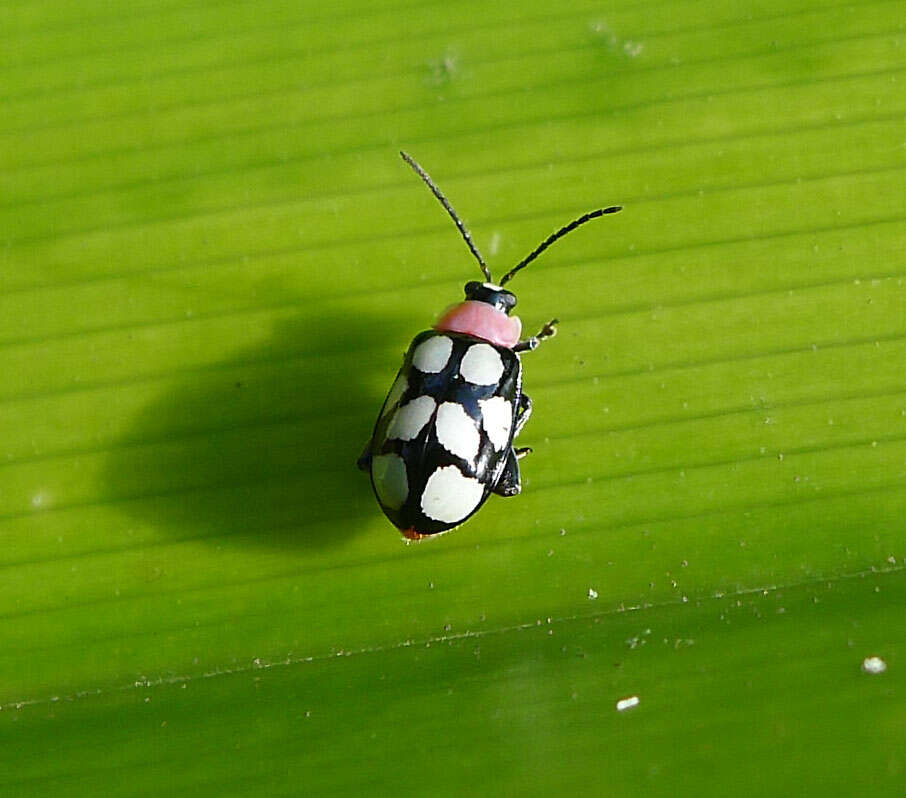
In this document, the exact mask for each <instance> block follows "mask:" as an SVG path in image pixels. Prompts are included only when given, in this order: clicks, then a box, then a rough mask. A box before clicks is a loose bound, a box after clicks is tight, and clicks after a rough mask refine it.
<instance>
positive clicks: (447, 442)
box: [434, 402, 481, 463]
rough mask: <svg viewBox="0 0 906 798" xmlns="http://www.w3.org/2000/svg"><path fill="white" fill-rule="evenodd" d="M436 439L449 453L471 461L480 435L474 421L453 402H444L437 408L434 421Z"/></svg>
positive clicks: (479, 440) (476, 450)
mask: <svg viewBox="0 0 906 798" xmlns="http://www.w3.org/2000/svg"><path fill="white" fill-rule="evenodd" d="M434 429H435V430H436V431H437V440H438V441H440V444H441V446H443V447H444V448H445V449H446V450H447V451H448V452H450V454H455V455H456V456H457V457H461V458H462V459H463V460H466V461H468V462H470V463H471V462H472V461H473V460H474V459H475V456H476V455H477V454H478V446H479V444H480V443H481V437H480V436H479V435H478V427H477V426H476V424H475V421H474V420H473V419H472V418H471V416H469V414H468V413H466V411H465V410H463V407H462V405H459V404H456V403H455V402H444V403H443V404H442V405H441V406H440V407H439V408H437V418H436V419H435V421H434Z"/></svg>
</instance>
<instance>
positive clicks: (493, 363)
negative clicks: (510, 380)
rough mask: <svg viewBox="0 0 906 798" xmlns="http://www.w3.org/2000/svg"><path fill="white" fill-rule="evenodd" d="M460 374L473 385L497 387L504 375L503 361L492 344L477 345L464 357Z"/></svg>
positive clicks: (460, 366)
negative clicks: (501, 376)
mask: <svg viewBox="0 0 906 798" xmlns="http://www.w3.org/2000/svg"><path fill="white" fill-rule="evenodd" d="M459 373H460V374H461V375H462V378H463V379H464V380H466V382H471V383H472V384H473V385H496V384H497V381H498V380H499V379H500V375H501V374H503V361H502V360H501V359H500V354H499V353H498V352H497V350H496V349H494V347H493V346H491V345H490V344H475V345H474V346H470V347H469V351H468V352H466V353H465V355H463V358H462V362H461V363H460V364H459Z"/></svg>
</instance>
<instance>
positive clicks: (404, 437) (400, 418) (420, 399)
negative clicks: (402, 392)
mask: <svg viewBox="0 0 906 798" xmlns="http://www.w3.org/2000/svg"><path fill="white" fill-rule="evenodd" d="M434 408H435V403H434V400H433V399H432V398H431V397H430V396H416V397H415V399H413V400H412V401H411V402H407V403H406V404H404V405H403V406H402V407H401V408H400V409H399V410H397V411H396V415H395V416H394V417H393V421H391V422H390V427H389V429H388V430H387V437H388V438H399V439H400V440H401V441H411V440H412V439H413V438H414V437H415V436H416V435H418V433H419V432H421V431H422V429H424V426H425V424H427V423H428V419H430V418H431V414H432V413H433V412H434Z"/></svg>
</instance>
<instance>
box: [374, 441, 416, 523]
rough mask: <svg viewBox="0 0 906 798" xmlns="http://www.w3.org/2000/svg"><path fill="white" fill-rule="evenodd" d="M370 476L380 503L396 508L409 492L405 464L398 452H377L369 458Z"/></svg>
mask: <svg viewBox="0 0 906 798" xmlns="http://www.w3.org/2000/svg"><path fill="white" fill-rule="evenodd" d="M371 478H372V480H374V489H375V490H376V491H377V495H378V498H379V499H380V500H381V504H383V505H384V506H386V507H390V508H391V509H393V510H398V509H399V508H400V507H401V506H402V504H403V502H404V501H406V496H407V495H408V494H409V480H408V478H407V477H406V464H405V463H404V462H403V458H402V457H400V456H399V455H398V454H392V453H391V454H379V455H377V456H376V457H374V458H372V460H371Z"/></svg>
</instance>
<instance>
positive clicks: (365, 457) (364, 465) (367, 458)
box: [355, 441, 371, 471]
mask: <svg viewBox="0 0 906 798" xmlns="http://www.w3.org/2000/svg"><path fill="white" fill-rule="evenodd" d="M355 464H356V465H357V466H358V467H359V468H360V469H361V470H362V471H368V470H369V469H370V468H371V441H368V443H366V444H365V448H364V449H363V450H362V453H361V454H360V455H359V459H358V460H356V463H355Z"/></svg>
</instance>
